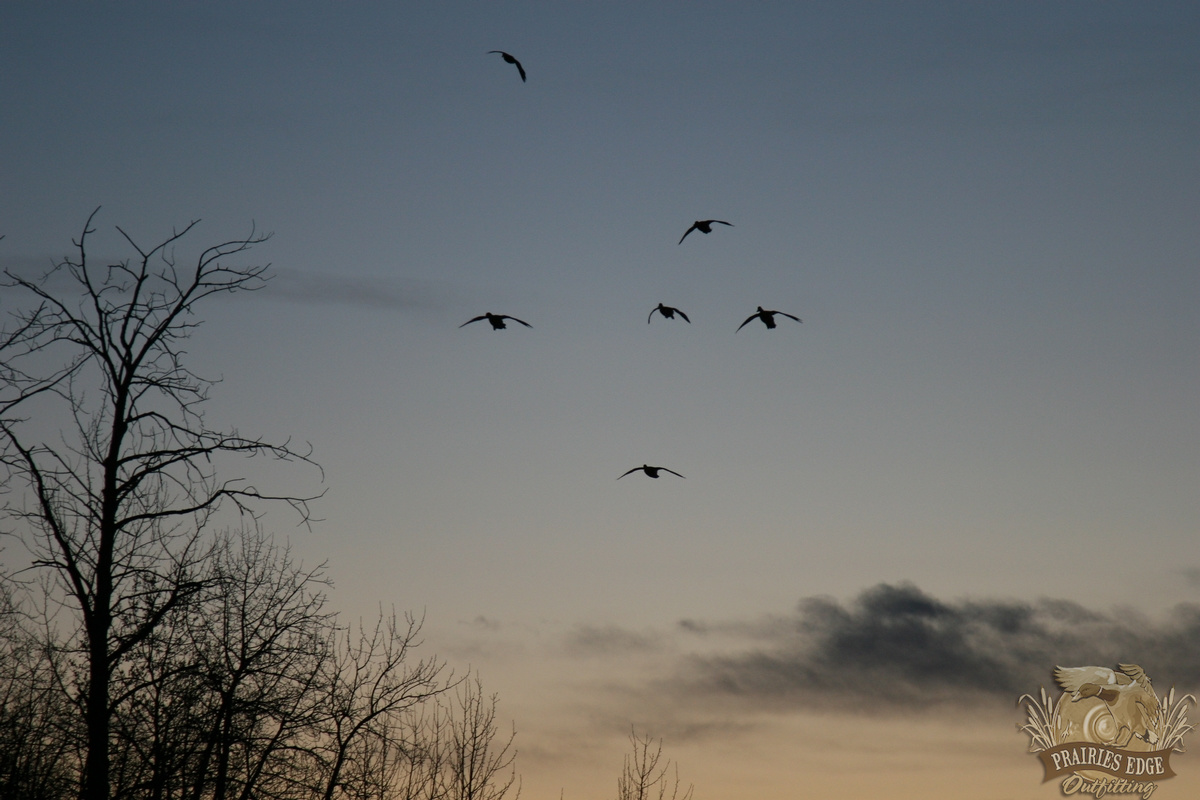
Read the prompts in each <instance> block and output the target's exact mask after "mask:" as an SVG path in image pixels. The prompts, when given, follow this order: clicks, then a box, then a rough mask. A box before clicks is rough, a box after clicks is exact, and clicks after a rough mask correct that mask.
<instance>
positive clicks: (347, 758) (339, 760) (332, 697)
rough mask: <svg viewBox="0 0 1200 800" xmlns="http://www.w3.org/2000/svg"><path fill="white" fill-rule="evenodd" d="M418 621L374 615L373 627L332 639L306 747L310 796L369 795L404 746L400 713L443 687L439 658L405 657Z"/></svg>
mask: <svg viewBox="0 0 1200 800" xmlns="http://www.w3.org/2000/svg"><path fill="white" fill-rule="evenodd" d="M420 631H421V623H420V621H419V620H417V619H416V618H414V617H412V616H406V617H405V618H404V621H403V622H401V621H400V620H399V619H398V618H397V617H396V615H395V614H394V613H393V614H391V615H390V616H388V615H384V614H382V613H381V614H380V616H379V619H378V620H377V621H376V623H375V626H374V627H373V628H370V629H368V628H366V627H364V626H362V625H361V624H360V625H359V626H358V627H357V629H346V630H342V631H338V632H337V633H336V636H335V637H334V639H333V640H332V641H331V648H330V651H331V653H332V657H331V658H330V659H329V660H328V671H327V674H326V680H325V682H324V683H323V684H322V687H323V688H322V692H323V695H322V696H321V698H320V700H319V703H320V705H321V707H322V708H324V709H325V710H326V714H325V717H324V719H323V720H322V721H321V722H320V723H319V724H318V729H319V736H318V738H317V739H316V741H315V742H314V744H313V746H312V748H311V749H310V751H309V752H310V754H311V756H312V765H313V771H314V772H315V774H316V775H317V783H316V785H315V787H314V788H315V789H316V791H315V792H314V796H315V797H318V798H320V800H333V798H335V797H342V796H348V797H354V798H360V797H371V796H377V795H374V794H373V792H372V790H371V787H372V785H374V784H377V783H378V781H377V779H376V776H377V775H378V770H379V768H381V767H383V766H386V764H387V762H388V761H389V760H391V759H393V758H394V757H395V755H396V754H397V753H404V752H405V747H406V745H407V742H405V740H404V739H403V735H404V733H405V728H404V726H403V725H402V724H401V723H402V721H403V720H404V718H405V716H406V715H408V714H409V713H410V712H411V711H413V710H415V709H416V708H418V707H419V706H420V705H421V704H423V703H425V702H426V701H428V700H434V699H436V698H437V697H438V696H439V695H441V694H442V693H443V692H445V690H446V685H445V682H444V680H443V672H444V671H445V665H444V664H443V663H442V662H441V661H438V660H436V659H432V658H429V659H424V660H421V661H419V662H417V663H416V664H413V665H410V664H409V663H408V659H409V655H410V653H411V651H412V650H413V649H414V648H415V647H417V645H418V643H419V634H420Z"/></svg>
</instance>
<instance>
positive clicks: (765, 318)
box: [734, 306, 803, 333]
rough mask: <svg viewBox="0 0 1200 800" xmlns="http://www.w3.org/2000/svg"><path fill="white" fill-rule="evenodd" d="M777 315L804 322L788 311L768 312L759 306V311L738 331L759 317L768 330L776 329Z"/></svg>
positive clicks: (749, 317) (747, 318) (748, 318)
mask: <svg viewBox="0 0 1200 800" xmlns="http://www.w3.org/2000/svg"><path fill="white" fill-rule="evenodd" d="M776 314H783V315H784V316H785V317H788V318H789V319H794V320H796V322H802V321H803V320H801V319H800V318H799V317H794V316H792V315H791V314H789V313H787V312H786V311H767V310H766V309H765V308H763V307H762V306H759V307H758V311H755V312H754V313H753V314H751V315H750V316H748V317H746V322H743V323H742V324H741V325H738V327H737V329H738V331H740V330H741V329H742V328H744V327H746V323H747V322H749V321H750V320H752V319H754V318H755V317H758V318H759V319H761V320H762V322H763V325H766V326H767V327H768V328H774V327H775V315H776ZM734 333H737V331H734Z"/></svg>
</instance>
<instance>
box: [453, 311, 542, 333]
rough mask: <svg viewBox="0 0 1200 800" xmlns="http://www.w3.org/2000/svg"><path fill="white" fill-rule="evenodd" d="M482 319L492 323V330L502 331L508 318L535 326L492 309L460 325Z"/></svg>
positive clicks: (530, 326)
mask: <svg viewBox="0 0 1200 800" xmlns="http://www.w3.org/2000/svg"><path fill="white" fill-rule="evenodd" d="M481 319H486V320H487V321H488V322H490V323H492V330H494V331H502V330H504V329H505V328H507V327H508V326H507V325H505V324H504V320H506V319H511V320H512V321H513V322H519V323H521V324H522V325H524V326H525V327H526V328H532V327H533V326H532V325H530V324H529V323H528V322H526V321H525V320H523V319H517V318H516V317H510V316H509V315H508V314H493V313H492V312H490V311H488V312H486V313H483V314H480V315H479V316H478V317H472V318H471V319H469V320H467V321H466V322H464V323H463V324H462V325H459V326H458V327H460V328H465V327H466V326H468V325H470V324H471V323H472V322H479V320H481Z"/></svg>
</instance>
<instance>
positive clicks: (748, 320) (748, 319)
mask: <svg viewBox="0 0 1200 800" xmlns="http://www.w3.org/2000/svg"><path fill="white" fill-rule="evenodd" d="M761 316H762V312H761V311H756V312H754V313H753V314H751V315H750V316H748V317H746V321H745V322H743V323H742V324H741V325H738V327H737V331H734V333H737V332H738V331H740V330H741V329H742V328H744V327H746V325H748V324H749V322H750V320H752V319H755V318H757V317H761Z"/></svg>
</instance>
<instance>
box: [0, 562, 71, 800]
mask: <svg viewBox="0 0 1200 800" xmlns="http://www.w3.org/2000/svg"><path fill="white" fill-rule="evenodd" d="M70 720H71V709H70V708H69V707H68V705H67V703H66V698H65V696H64V695H63V694H62V692H61V691H59V686H58V679H57V675H56V670H55V669H54V652H53V650H52V648H51V647H50V646H49V645H48V643H47V640H46V638H45V637H44V636H42V635H40V634H39V633H38V632H37V630H36V626H34V625H33V624H32V616H31V615H30V614H29V613H28V612H27V611H26V610H25V609H22V608H20V607H19V606H18V605H17V603H16V601H15V600H14V598H13V594H12V584H11V583H10V582H9V577H8V576H0V732H2V735H0V797H3V798H6V800H35V799H36V800H40V799H41V798H51V797H60V796H63V795H64V794H65V793H66V792H67V791H69V790H70V787H71V772H70V770H69V769H68V765H69V764H70V763H71V761H72V758H73V756H74V753H73V752H72V750H71V736H70V734H69V732H68V730H67V729H68V728H69V725H70Z"/></svg>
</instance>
